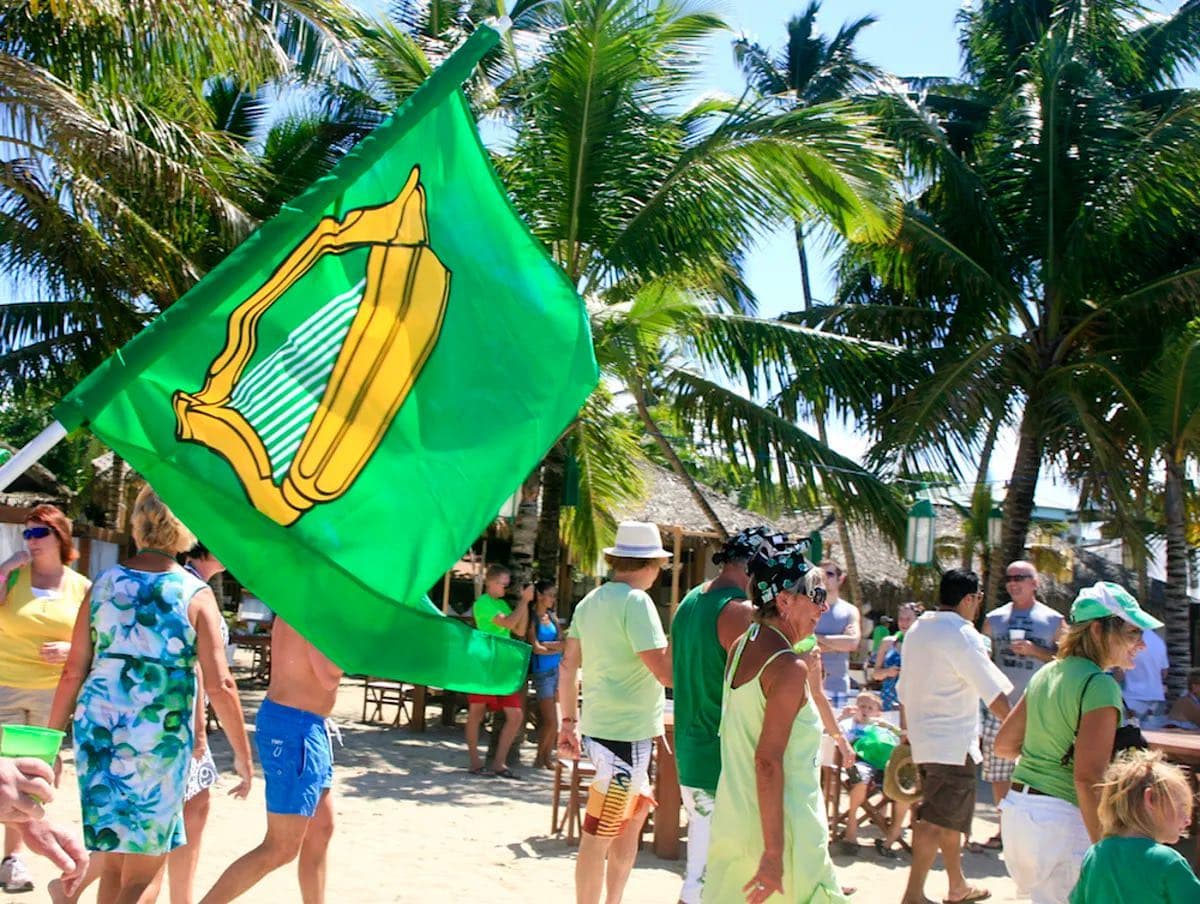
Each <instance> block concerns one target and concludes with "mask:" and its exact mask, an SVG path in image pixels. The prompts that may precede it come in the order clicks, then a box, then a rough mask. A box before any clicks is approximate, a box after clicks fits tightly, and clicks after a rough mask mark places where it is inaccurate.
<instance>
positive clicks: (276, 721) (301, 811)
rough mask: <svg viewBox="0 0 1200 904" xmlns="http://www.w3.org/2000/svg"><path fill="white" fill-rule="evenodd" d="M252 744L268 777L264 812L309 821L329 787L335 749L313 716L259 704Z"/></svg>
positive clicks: (322, 724) (322, 723) (321, 723)
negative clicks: (297, 817) (265, 810)
mask: <svg viewBox="0 0 1200 904" xmlns="http://www.w3.org/2000/svg"><path fill="white" fill-rule="evenodd" d="M254 742H255V745H256V746H257V747H258V759H259V761H260V762H261V763H262V767H263V775H264V776H266V779H267V812H268V813H279V814H286V815H292V816H308V817H310V818H311V817H312V816H313V815H314V814H315V813H316V812H317V804H318V803H319V802H320V800H321V794H322V792H324V791H326V790H328V789H329V788H330V787H332V785H333V747H332V745H331V744H330V742H329V732H328V731H327V730H326V728H325V720H324V719H323V718H321V717H320V716H318V715H316V714H315V713H310V712H306V711H305V710H302V709H296V708H295V707H291V706H281V705H279V704H278V703H275V702H274V701H272V700H263V702H262V706H261V707H260V708H259V710H258V718H256V719H255V720H254Z"/></svg>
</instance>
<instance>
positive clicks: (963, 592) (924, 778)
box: [897, 568, 1012, 904]
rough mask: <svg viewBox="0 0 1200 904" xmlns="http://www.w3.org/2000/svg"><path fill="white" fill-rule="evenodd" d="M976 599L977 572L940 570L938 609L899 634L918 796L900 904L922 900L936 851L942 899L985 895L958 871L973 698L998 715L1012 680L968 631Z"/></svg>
mask: <svg viewBox="0 0 1200 904" xmlns="http://www.w3.org/2000/svg"><path fill="white" fill-rule="evenodd" d="M982 600H983V594H982V593H980V592H979V576H978V575H976V574H975V572H973V571H964V570H961V569H958V568H952V569H950V570H949V571H947V572H946V573H945V574H944V575H942V584H941V588H940V591H939V605H938V609H937V611H935V612H926V613H925V614H924V615H922V616H921V617H920V618H919V619H917V622H916V624H914V625H913V626H912V627H911V628H910V629H909V630H908V632H907V633H906V634H905V637H904V663H905V666H906V668H904V669H902V670H901V672H900V679H899V681H898V683H897V691H898V693H899V696H900V704H901V706H900V718H901V724H903V725H904V726H906V730H907V734H908V740H909V743H910V744H911V745H912V753H913V760H914V761H916V763H917V766H918V767H919V769H920V771H921V782H922V786H923V789H924V797H923V799H922V801H921V803H920V804H919V805H918V807H917V821H916V823H915V824H914V826H913V858H912V867H911V869H910V870H909V874H908V885H907V887H906V888H905V891H904V902H903V904H926V901H927V900H928V899H927V898H926V897H925V878H926V876H928V875H929V870H930V869H931V868H932V866H933V861H934V860H935V859H936V857H937V854H938V851H939V850H940V851H941V852H942V861H943V863H944V864H945V866H946V875H947V877H948V878H949V880H950V888H949V890H948V893H947V896H946V898H945V900H946V901H948V902H963V901H980V900H983V899H984V898H986V897H987V896H988V895H987V892H986V891H984V890H983V889H980V888H976V887H973V886H971V885H968V884H967V880H966V877H965V876H964V875H963V871H962V837H963V835H964V834H969V833H970V831H971V819H972V817H973V815H974V813H975V766H976V764H977V763H979V761H980V759H981V755H980V750H979V701H980V700H982V701H983V702H984V703H986V704H987V706H988V709H990V710H991V711H992V712H993V713H994V714H995V715H996V717H997V718H999V719H1001V720H1003V719H1004V717H1005V716H1007V715H1008V711H1009V704H1008V697H1007V694H1008V692H1009V691H1011V690H1012V682H1011V681H1009V680H1008V678H1006V677H1005V675H1004V673H1003V672H1001V671H1000V670H999V669H998V668H996V666H995V664H994V663H993V662H992V660H991V658H990V657H989V656H988V653H987V647H986V645H985V643H984V640H983V637H982V635H980V634H979V632H978V631H976V630H975V627H974V624H973V622H974V618H975V614H976V613H977V612H978V611H979V605H980V603H981V602H982ZM914 666H915V667H914Z"/></svg>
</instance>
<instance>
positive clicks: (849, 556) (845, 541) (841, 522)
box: [795, 222, 865, 612]
mask: <svg viewBox="0 0 1200 904" xmlns="http://www.w3.org/2000/svg"><path fill="white" fill-rule="evenodd" d="M795 227H796V257H797V258H798V259H799V260H800V291H801V293H803V296H804V310H806V311H811V310H812V306H813V297H812V281H811V279H810V277H809V270H808V251H807V249H806V248H805V247H804V226H803V224H801V223H799V222H797V223H796V224H795ZM814 413H815V414H816V421H817V438H818V439H819V440H820V441H821V445H823V446H826V447H828V446H829V434H828V432H827V430H826V428H825V406H824V405H818V406H817V409H816V411H815V412H814ZM832 508H833V523H834V526H835V527H836V528H837V532H838V542H839V543H840V544H841V546H842V558H843V559H844V560H845V561H844V562H843V563H842V567H844V568H845V569H846V586H847V589H848V590H849V591H850V593H849V596H850V601H851V602H852V603H854V605H856V606H858V609H859V612H861V611H862V608H863V605H864V603H865V601H864V600H863V594H862V585H861V584H860V583H859V580H858V560H857V559H856V558H855V556H854V545H853V544H852V543H851V542H850V529H849V528H848V527H847V526H846V519H845V518H843V517H842V513H841V512H840V511H839V510H838V507H837V506H836V505H834V506H832Z"/></svg>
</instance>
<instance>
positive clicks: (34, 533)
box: [21, 525, 53, 540]
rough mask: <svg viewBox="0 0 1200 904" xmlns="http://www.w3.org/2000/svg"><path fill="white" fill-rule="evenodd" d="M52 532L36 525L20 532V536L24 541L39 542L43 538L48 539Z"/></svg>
mask: <svg viewBox="0 0 1200 904" xmlns="http://www.w3.org/2000/svg"><path fill="white" fill-rule="evenodd" d="M52 533H53V531H52V530H50V528H48V527H43V526H41V525H38V526H37V527H27V528H25V530H23V531H21V536H22V537H24V538H25V539H26V540H41V539H42V538H43V537H48V536H50V534H52Z"/></svg>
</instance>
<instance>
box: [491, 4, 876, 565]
mask: <svg viewBox="0 0 1200 904" xmlns="http://www.w3.org/2000/svg"><path fill="white" fill-rule="evenodd" d="M550 6H552V7H553V12H554V15H555V16H557V17H558V23H557V27H556V28H554V29H553V30H551V31H550V32H549V33H548V34H547V36H546V38H545V41H544V44H543V46H542V47H541V48H540V49H539V52H538V53H537V54H536V55H535V56H534V57H533V58H532V59H531V60H530V62H529V63H528V65H525V66H524V67H522V76H521V77H520V78H514V79H512V80H511V83H510V87H509V88H508V89H507V91H506V93H505V94H504V100H505V102H506V104H507V105H508V117H509V120H510V121H511V122H512V124H513V129H514V133H513V141H512V146H511V148H509V149H506V150H505V152H504V154H503V155H502V156H501V158H500V161H499V167H500V171H501V175H502V177H503V178H504V181H505V182H506V184H507V185H508V186H509V188H510V190H511V192H512V194H513V197H514V201H515V203H516V204H517V206H518V208H519V209H520V210H521V212H522V213H523V214H524V215H525V217H526V219H527V221H528V222H529V223H530V225H531V227H532V229H533V230H534V232H535V233H536V234H537V235H539V237H541V238H542V239H543V241H544V242H545V243H546V245H547V247H548V248H549V249H550V251H551V253H552V255H553V256H554V258H555V259H556V260H557V261H559V263H560V264H561V265H562V266H563V268H564V270H565V271H566V273H567V275H568V278H570V279H571V280H572V281H573V282H574V283H575V284H576V285H578V286H579V287H580V288H581V291H582V292H583V294H584V295H585V297H586V298H587V300H588V304H589V309H590V311H591V312H592V320H593V332H594V335H595V339H596V346H597V352H598V356H599V357H600V359H601V364H602V368H603V369H604V372H605V374H606V375H607V379H609V380H611V381H612V384H613V385H614V386H615V387H618V388H619V389H620V390H622V391H623V392H624V393H626V394H627V395H628V397H629V398H630V399H631V401H632V402H633V404H634V408H635V410H636V411H637V412H638V414H639V417H640V420H641V426H642V429H643V430H644V431H645V432H646V433H647V434H648V435H649V436H650V437H652V438H653V439H654V440H655V442H656V443H657V445H658V446H659V449H660V451H661V453H662V455H663V456H664V458H665V459H666V460H667V461H668V462H670V463H671V465H672V467H673V469H674V470H675V471H676V473H678V474H680V475H681V476H682V477H683V478H684V479H685V481H686V482H687V483H689V484H690V485H691V486H692V488H693V496H694V498H696V499H697V503H698V504H700V505H701V506H702V508H703V507H704V505H706V503H705V502H704V501H703V497H702V495H701V494H700V493H699V491H698V490H696V489H695V485H694V482H693V481H692V480H691V477H690V475H689V474H688V472H687V470H686V468H684V467H683V466H682V463H681V462H679V460H678V457H677V456H675V454H674V452H673V450H672V449H671V448H670V443H669V440H668V439H667V437H666V436H664V431H663V430H662V429H661V428H660V425H659V424H658V423H657V422H656V420H655V419H654V416H653V414H652V411H653V408H654V406H655V404H656V403H659V402H663V403H666V402H667V400H673V401H671V402H670V404H671V405H672V407H673V408H674V409H675V411H676V413H677V414H678V415H679V416H680V418H681V420H682V422H683V423H684V424H685V425H686V426H687V428H688V429H690V430H692V431H695V435H696V436H711V437H712V438H713V439H714V440H717V441H718V442H719V443H720V445H721V446H722V447H723V448H722V452H723V454H726V455H742V456H745V460H748V461H752V462H754V465H755V469H756V473H757V474H758V476H759V477H760V479H764V480H775V481H778V482H779V483H781V484H782V485H783V486H784V487H787V488H795V487H796V486H797V484H798V482H799V484H803V485H810V486H811V485H816V484H818V483H821V485H823V486H825V487H826V489H827V491H828V492H829V493H830V494H838V493H841V495H842V496H843V497H844V501H845V502H846V503H847V507H848V508H849V509H852V510H854V511H856V512H861V511H863V510H865V509H868V508H873V510H874V511H875V512H879V511H881V510H887V509H888V505H889V503H886V502H885V501H884V500H885V499H886V500H890V499H891V496H890V494H889V493H888V492H886V491H884V490H883V489H882V488H881V487H880V486H879V485H878V483H877V482H875V481H874V480H873V479H872V478H871V477H870V475H868V474H866V473H865V472H864V471H862V470H861V469H860V468H858V467H857V466H856V465H854V464H853V463H851V462H847V461H845V460H844V459H840V458H839V459H837V460H838V462H839V465H840V466H843V467H844V470H845V473H842V472H840V471H827V472H825V473H824V474H822V475H821V476H820V477H818V476H817V473H818V472H817V470H816V467H814V465H817V464H819V463H820V462H821V461H822V460H825V461H832V460H834V458H836V457H835V456H833V455H832V453H830V452H829V451H828V449H826V448H825V447H824V446H823V445H822V444H820V443H818V442H817V441H815V440H812V439H811V438H810V437H807V435H806V434H804V433H803V432H802V431H800V430H798V428H796V427H795V424H794V423H793V422H792V421H790V420H789V419H787V418H785V417H781V416H780V415H779V413H778V411H776V410H772V408H771V407H770V406H769V405H767V406H764V405H760V404H755V403H754V402H751V401H748V399H747V396H748V395H750V396H751V397H752V395H753V393H754V392H755V391H759V390H761V391H763V392H765V393H767V394H768V395H770V394H771V393H772V392H777V391H778V390H779V389H780V388H782V386H783V385H784V383H787V382H790V376H791V372H792V368H793V367H795V366H800V367H803V368H804V369H805V370H807V371H810V372H812V373H813V374H814V378H816V379H824V380H826V381H829V382H835V381H836V382H838V383H839V384H840V386H841V387H842V388H843V389H846V390H847V391H853V389H854V385H855V382H856V381H854V380H853V379H851V378H850V374H849V371H850V367H849V365H850V362H851V361H858V362H860V363H862V362H863V361H864V360H865V359H866V358H869V357H871V355H872V354H878V353H880V352H881V351H882V350H881V349H880V348H879V347H878V346H872V345H870V344H869V343H857V342H856V341H855V340H852V339H848V338H843V337H833V338H829V337H825V336H823V335H821V334H820V333H818V332H817V331H813V330H808V329H805V328H802V327H797V326H795V325H789V324H783V323H777V322H771V321H764V320H762V319H759V318H757V317H755V316H754V315H753V306H752V300H751V298H750V296H749V294H748V292H747V290H746V288H745V286H744V285H743V284H742V279H741V266H740V263H741V258H742V255H743V253H744V250H745V248H746V247H747V245H748V244H749V243H751V242H752V241H753V240H754V239H755V238H756V237H757V235H759V234H761V233H762V232H764V231H765V230H767V229H769V228H771V227H773V226H775V225H776V224H780V223H785V222H791V221H792V220H793V219H795V218H796V217H803V218H805V219H808V218H810V217H813V216H817V215H820V216H823V217H826V218H828V219H829V220H830V221H831V222H832V223H833V224H834V226H835V227H836V228H838V229H839V230H841V231H843V232H845V233H846V234H848V235H850V236H852V237H854V238H864V237H866V236H867V235H872V234H873V235H876V236H882V235H883V234H885V233H886V232H887V230H888V227H889V224H888V221H887V218H886V216H885V215H884V212H885V210H886V195H885V193H884V192H882V191H881V190H880V189H881V187H882V185H883V180H884V178H885V176H886V169H885V168H884V164H885V163H886V151H885V150H884V149H883V148H882V147H881V146H880V144H879V142H878V141H877V140H876V138H875V136H874V135H873V133H872V131H871V128H870V123H869V121H868V118H867V117H866V116H865V115H864V114H862V113H860V112H857V111H855V110H854V109H852V107H851V106H850V105H849V104H845V103H837V102H834V103H828V104H821V105H816V106H813V107H808V108H781V107H780V105H779V104H778V103H777V102H775V101H774V99H770V98H760V97H754V96H751V97H747V98H743V99H737V100H735V99H728V98H715V97H705V98H702V99H700V100H698V101H697V102H696V103H694V104H692V105H690V106H684V107H683V108H682V110H681V109H680V99H679V95H680V90H681V86H683V85H685V84H686V83H687V82H688V80H689V79H690V78H692V77H693V76H694V74H695V72H696V69H697V66H698V65H699V64H700V62H701V61H702V56H701V55H700V53H699V50H700V47H699V45H700V44H701V42H702V41H703V40H704V39H705V38H706V37H707V36H709V35H711V34H714V33H717V32H719V31H720V30H721V29H722V28H723V27H724V26H723V24H722V22H721V21H720V20H719V19H718V18H716V17H715V16H712V15H709V14H707V13H704V12H702V11H698V10H696V9H695V8H681V7H678V6H676V5H674V4H668V3H655V4H646V3H635V2H631V0H573V2H560V3H557V4H551V5H550ZM541 12H542V14H543V15H549V13H548V10H547V7H545V6H544V7H542V8H541ZM531 160H536V161H538V165H537V166H535V167H534V166H529V163H528V162H529V161H531ZM764 365H765V366H764ZM822 365H823V366H822ZM863 366H869V365H866V364H863ZM822 371H823V372H824V373H823V376H822ZM716 374H723V377H715V375H716ZM779 378H783V379H782V380H781V379H779ZM735 379H736V380H737V381H738V383H740V384H741V385H742V387H743V388H744V389H745V390H750V392H749V393H747V392H745V391H737V390H736V389H735V388H734V386H733V385H730V383H729V382H728V381H730V380H735ZM858 382H861V381H858ZM772 387H773V388H772ZM586 416H587V415H586V413H585V417H586ZM604 437H605V432H604V431H603V430H588V431H580V432H579V433H578V434H576V435H574V436H572V438H571V439H572V442H573V443H574V451H575V454H576V456H577V457H579V458H581V461H582V462H583V464H582V466H581V469H580V471H581V475H582V481H581V495H583V496H584V497H592V491H593V489H595V488H593V486H592V485H591V484H590V477H591V476H593V475H594V474H595V473H596V469H594V468H590V467H588V466H587V464H586V462H587V460H588V459H589V458H590V456H591V455H592V454H593V453H594V450H593V449H592V448H591V447H590V444H592V443H595V442H599V441H603V440H604ZM818 448H819V450H820V451H819V452H816V453H815V454H814V449H818ZM604 458H605V459H606V460H609V461H612V462H613V463H614V464H619V463H622V462H623V467H620V468H619V469H618V470H617V472H616V474H617V475H618V476H622V478H623V479H622V480H621V481H620V483H619V484H617V485H616V486H613V487H612V488H613V489H617V488H618V487H619V488H620V489H621V490H622V491H623V492H622V493H621V495H624V496H628V495H629V494H630V493H632V492H634V491H635V490H636V489H637V486H636V484H637V472H636V468H635V467H634V463H635V461H636V458H625V457H620V456H612V455H605V456H604ZM831 475H832V477H831ZM611 477H612V475H611V474H610V479H611ZM797 478H799V481H798V480H797ZM868 485H869V486H868ZM616 501H618V500H615V499H613V500H602V499H600V498H598V497H592V498H591V505H590V511H591V512H593V513H600V512H603V511H605V510H608V511H611V510H612V507H613V503H615V502H616ZM579 514H580V513H579V512H578V511H577V512H576V517H574V518H573V519H572V521H571V531H572V539H573V545H575V546H576V547H577V548H578V549H579V550H580V551H581V554H586V552H587V551H590V550H591V549H594V548H595V547H596V545H597V544H598V543H599V537H600V536H601V535H602V533H603V531H604V529H605V524H604V522H603V520H601V521H600V523H595V522H594V521H593V523H592V524H590V525H585V521H586V520H587V519H584V518H581V517H579ZM609 517H611V516H609ZM712 520H713V521H714V528H716V529H717V530H721V529H722V526H721V525H720V523H719V521H718V520H716V519H715V516H712ZM549 529H550V530H553V529H554V526H553V525H551V526H550V528H549ZM541 564H542V565H543V567H545V563H541Z"/></svg>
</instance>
